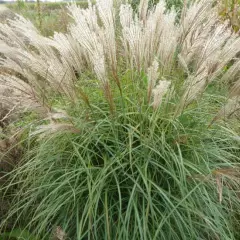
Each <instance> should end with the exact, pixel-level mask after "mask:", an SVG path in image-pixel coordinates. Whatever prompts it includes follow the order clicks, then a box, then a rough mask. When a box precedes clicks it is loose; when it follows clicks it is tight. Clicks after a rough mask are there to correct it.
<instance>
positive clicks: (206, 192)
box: [0, 0, 240, 240]
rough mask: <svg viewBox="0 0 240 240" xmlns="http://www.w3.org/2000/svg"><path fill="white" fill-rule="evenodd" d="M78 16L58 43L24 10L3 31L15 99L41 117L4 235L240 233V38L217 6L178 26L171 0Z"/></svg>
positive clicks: (4, 79) (3, 63)
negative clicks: (13, 231) (15, 231)
mask: <svg viewBox="0 0 240 240" xmlns="http://www.w3.org/2000/svg"><path fill="white" fill-rule="evenodd" d="M68 10H69V15H70V16H71V17H72V19H73V23H72V24H70V25H69V27H68V33H66V34H63V33H55V34H54V36H53V37H52V38H46V37H43V36H41V35H40V34H39V32H38V31H37V30H36V28H35V27H34V26H33V25H32V24H31V23H30V22H29V21H27V20H26V19H24V18H22V17H21V16H17V17H16V19H15V20H9V22H8V24H1V25H0V52H1V55H0V84H1V86H3V87H4V88H6V89H11V95H10V96H5V95H1V99H2V102H3V103H4V104H6V105H8V106H9V108H10V109H12V107H13V106H14V107H15V108H14V111H16V110H18V111H19V112H21V113H23V112H24V116H25V118H26V116H27V119H29V118H30V119H31V121H30V122H29V121H28V120H27V119H26V120H25V121H24V119H25V118H24V116H23V119H22V123H21V127H22V129H23V131H25V133H24V134H23V141H24V140H26V141H25V142H26V144H25V145H24V146H25V147H26V154H25V156H24V158H23V159H22V161H21V162H20V163H19V165H18V166H17V167H16V169H15V170H14V171H12V172H11V173H10V174H9V181H8V183H7V185H6V186H5V187H4V188H3V190H2V191H5V194H6V195H7V194H9V192H11V193H12V195H11V198H12V207H11V209H10V210H9V212H8V214H7V216H6V218H5V219H6V220H5V221H3V222H2V224H1V226H2V229H4V224H5V223H6V222H7V221H8V219H14V220H15V224H16V226H20V227H22V229H24V230H28V231H29V232H32V233H33V235H34V236H36V237H38V238H39V239H49V237H50V236H51V233H52V232H53V231H54V229H56V227H57V228H59V229H61V231H63V232H64V234H65V236H67V237H68V238H70V239H78V240H80V239H166V240H170V239H174V240H176V239H238V237H239V236H238V235H237V234H238V232H237V229H238V228H239V217H240V216H239V209H240V201H239V193H238V189H239V177H240V172H239V170H240V169H239V163H240V150H239V147H240V142H239V135H238V134H237V132H236V131H237V125H235V123H236V120H235V117H237V110H238V109H239V107H240V103H239V101H240V98H239V96H240V88H239V86H240V84H239V75H240V70H239V67H238V66H239V64H240V59H239V58H238V57H237V56H238V55H237V54H238V53H239V51H240V37H239V36H238V35H237V34H236V33H234V32H232V31H231V29H229V28H228V23H227V22H225V23H222V22H221V21H219V19H218V11H217V9H216V8H215V7H214V4H213V3H212V1H208V0H206V1H200V2H195V3H193V4H191V5H190V6H189V7H188V8H186V9H184V11H182V15H181V17H180V18H179V17H178V19H177V21H176V16H177V13H176V11H174V9H172V10H171V11H168V10H166V8H165V2H164V1H160V2H159V3H158V4H157V5H156V6H155V7H153V8H149V6H148V1H147V0H142V1H141V3H140V5H139V9H138V11H137V12H135V11H133V9H132V7H131V5H129V4H124V3H122V4H120V5H119V7H116V6H114V4H113V1H112V0H97V1H96V4H91V2H90V1H89V7H88V8H87V9H81V8H79V7H77V6H76V5H74V4H73V5H69V7H68ZM11 106H12V107H11ZM35 113H36V114H35ZM29 115H30V116H31V117H29Z"/></svg>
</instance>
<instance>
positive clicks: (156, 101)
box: [152, 80, 171, 109]
mask: <svg viewBox="0 0 240 240" xmlns="http://www.w3.org/2000/svg"><path fill="white" fill-rule="evenodd" d="M170 85H171V82H170V81H166V80H161V81H159V82H158V85H157V86H156V87H155V88H154V89H153V103H152V106H153V108H154V109H157V108H158V107H159V106H160V105H161V103H162V100H163V97H164V96H165V95H166V93H167V92H168V90H169V87H170Z"/></svg>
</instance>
